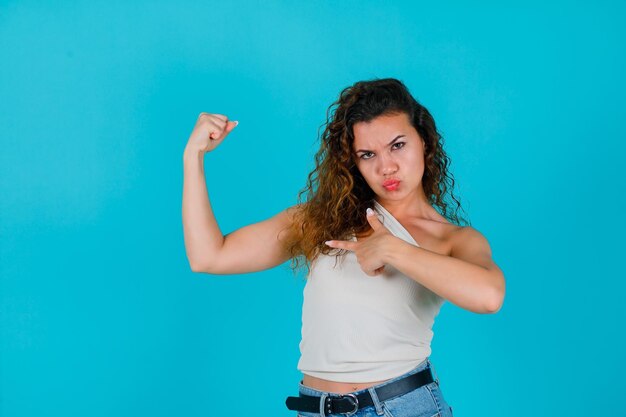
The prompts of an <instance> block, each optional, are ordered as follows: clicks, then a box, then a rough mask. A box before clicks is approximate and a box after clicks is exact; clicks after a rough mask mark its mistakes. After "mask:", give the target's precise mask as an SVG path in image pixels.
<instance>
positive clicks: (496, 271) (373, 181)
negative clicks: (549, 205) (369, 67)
mask: <svg viewBox="0 0 626 417" xmlns="http://www.w3.org/2000/svg"><path fill="white" fill-rule="evenodd" d="M353 132H354V137H355V140H354V144H353V151H354V155H355V158H356V161H357V167H358V169H359V171H360V172H361V174H362V175H363V178H364V179H365V181H366V182H367V184H368V185H369V186H370V188H371V189H372V190H373V191H374V193H375V194H376V200H377V201H378V202H379V203H380V204H381V205H382V206H383V207H385V209H387V210H388V211H389V212H390V213H391V214H392V215H393V216H394V217H395V218H396V219H397V220H398V221H399V222H400V223H401V224H402V225H403V226H404V228H405V229H407V231H408V232H409V233H410V234H411V236H412V237H413V238H414V239H415V241H416V242H418V244H419V247H418V246H415V245H411V244H409V243H407V242H405V241H404V240H402V239H400V238H398V237H396V236H394V235H393V234H392V233H391V232H389V230H388V229H387V228H386V227H385V226H384V225H383V224H382V223H381V222H380V220H379V219H378V217H377V216H374V215H368V216H367V220H368V222H369V224H370V226H371V228H372V229H371V231H370V232H368V233H367V234H364V235H361V236H357V241H356V242H353V241H341V240H331V241H328V242H326V244H327V245H328V246H330V247H333V248H342V249H347V250H350V251H353V252H354V253H355V255H356V258H357V260H358V262H359V264H360V266H361V269H362V270H363V271H364V272H365V273H366V274H367V275H369V276H373V277H375V276H377V275H380V274H381V273H382V272H383V270H384V267H385V265H386V264H388V265H393V266H394V267H395V268H396V269H398V270H399V271H401V272H402V273H404V274H405V275H407V276H408V277H410V278H412V279H414V280H415V281H417V282H419V283H420V284H422V285H424V286H425V287H427V288H428V289H430V290H431V291H433V292H435V293H436V294H438V295H439V296H441V297H443V298H445V299H446V300H448V301H450V302H452V303H454V304H456V305H458V306H460V307H462V308H464V309H467V310H469V311H472V312H476V313H495V312H497V311H498V310H499V309H500V306H501V305H502V302H503V298H504V286H505V284H504V274H503V273H502V271H501V270H500V268H498V266H497V265H496V264H495V263H494V262H493V259H492V257H491V249H490V247H489V243H488V242H487V240H486V239H485V238H484V236H483V235H482V234H481V233H480V232H478V231H477V230H476V229H474V228H472V227H470V226H467V227H460V226H457V225H454V224H451V223H450V222H448V221H447V220H446V218H445V217H443V216H441V215H440V214H439V213H438V212H437V211H436V210H435V209H434V208H433V207H432V206H431V205H430V203H429V202H428V199H427V198H426V195H425V193H424V189H423V186H422V176H423V174H424V166H425V164H424V154H425V142H424V141H423V139H422V138H421V137H420V135H419V134H418V132H417V130H415V128H414V127H413V126H412V125H411V123H410V120H409V117H408V115H406V114H405V113H400V114H395V115H385V116H379V117H377V118H376V119H374V120H372V121H370V122H369V123H365V122H360V123H356V124H355V125H354V126H353ZM398 136H402V137H400V138H397V137H398ZM396 138H397V139H396ZM394 139H395V141H393V140H394ZM392 141H393V142H392ZM387 178H394V179H399V180H400V185H399V187H397V188H396V189H395V190H387V189H386V188H384V187H383V186H382V184H383V181H384V180H385V179H387ZM382 382H385V380H383V381H370V382H354V383H351V382H350V383H343V382H336V381H329V380H325V379H321V378H316V377H312V376H310V375H306V374H304V378H303V380H302V383H303V384H304V385H305V386H309V387H311V388H315V389H318V390H323V391H328V392H334V393H340V394H345V393H349V392H353V391H358V390H361V389H364V388H368V387H370V386H373V385H377V384H380V383H382Z"/></svg>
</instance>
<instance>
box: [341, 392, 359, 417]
mask: <svg viewBox="0 0 626 417" xmlns="http://www.w3.org/2000/svg"><path fill="white" fill-rule="evenodd" d="M342 397H352V398H354V410H352V411H347V412H345V413H339V414H345V415H346V417H350V416H351V415H352V414H355V413H356V412H357V410H358V409H359V399H358V398H357V397H356V395H354V394H345V395H342Z"/></svg>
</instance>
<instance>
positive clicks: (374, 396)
mask: <svg viewBox="0 0 626 417" xmlns="http://www.w3.org/2000/svg"><path fill="white" fill-rule="evenodd" d="M367 390H368V391H369V393H370V395H371V396H372V401H374V407H375V408H376V414H377V415H379V416H381V415H383V414H384V413H385V412H384V411H383V406H382V404H381V402H380V400H379V399H378V394H377V393H376V390H375V389H374V387H369V388H368V389H367Z"/></svg>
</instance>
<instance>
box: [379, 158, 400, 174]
mask: <svg viewBox="0 0 626 417" xmlns="http://www.w3.org/2000/svg"><path fill="white" fill-rule="evenodd" d="M378 162H379V164H380V165H379V170H380V173H381V174H382V175H391V174H394V173H395V172H396V171H397V170H398V164H397V163H396V161H394V159H393V158H392V157H391V156H390V155H384V156H382V155H381V157H380V158H379V159H378Z"/></svg>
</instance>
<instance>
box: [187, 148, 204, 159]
mask: <svg viewBox="0 0 626 417" xmlns="http://www.w3.org/2000/svg"><path fill="white" fill-rule="evenodd" d="M205 153H206V152H204V151H202V150H200V149H194V148H190V147H186V148H185V150H184V151H183V161H185V162H186V161H202V160H203V158H204V154H205Z"/></svg>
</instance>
